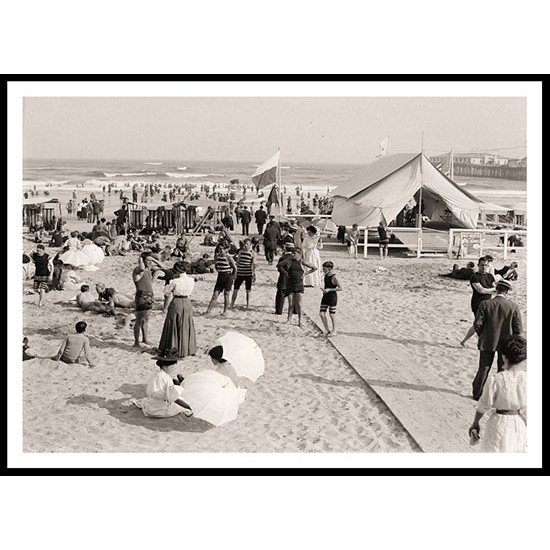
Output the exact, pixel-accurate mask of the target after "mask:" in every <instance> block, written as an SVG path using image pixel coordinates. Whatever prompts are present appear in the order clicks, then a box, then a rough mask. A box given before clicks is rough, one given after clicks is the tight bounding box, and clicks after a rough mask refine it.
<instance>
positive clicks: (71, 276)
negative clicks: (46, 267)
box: [59, 262, 82, 290]
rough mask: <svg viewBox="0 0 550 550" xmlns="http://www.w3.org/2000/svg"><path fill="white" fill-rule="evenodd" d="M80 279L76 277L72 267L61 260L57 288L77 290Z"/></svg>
mask: <svg viewBox="0 0 550 550" xmlns="http://www.w3.org/2000/svg"><path fill="white" fill-rule="evenodd" d="M81 283H82V281H81V280H80V279H79V278H78V277H77V275H76V273H75V271H74V267H73V266H72V265H70V264H64V263H63V262H61V275H60V277H59V290H78V289H79V287H80V284H81Z"/></svg>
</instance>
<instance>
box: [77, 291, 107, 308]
mask: <svg viewBox="0 0 550 550" xmlns="http://www.w3.org/2000/svg"><path fill="white" fill-rule="evenodd" d="M76 303H77V305H78V307H79V308H80V309H81V310H82V311H93V312H94V313H111V309H110V308H109V306H108V304H105V303H101V302H100V301H99V300H96V299H95V298H94V296H93V294H92V293H91V292H90V286H89V285H82V286H81V287H80V292H79V293H78V294H77V295H76Z"/></svg>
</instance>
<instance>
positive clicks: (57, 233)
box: [49, 229, 63, 248]
mask: <svg viewBox="0 0 550 550" xmlns="http://www.w3.org/2000/svg"><path fill="white" fill-rule="evenodd" d="M49 245H50V246H53V247H56V248H61V247H62V246H63V234H62V233H61V229H55V230H54V232H53V233H52V236H51V238H50V242H49Z"/></svg>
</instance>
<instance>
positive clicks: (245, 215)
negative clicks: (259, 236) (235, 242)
mask: <svg viewBox="0 0 550 550" xmlns="http://www.w3.org/2000/svg"><path fill="white" fill-rule="evenodd" d="M251 219H252V216H251V214H250V211H249V210H248V208H247V207H246V206H243V209H242V210H241V224H242V226H243V235H248V226H249V225H250V220H251Z"/></svg>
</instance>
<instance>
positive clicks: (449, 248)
mask: <svg viewBox="0 0 550 550" xmlns="http://www.w3.org/2000/svg"><path fill="white" fill-rule="evenodd" d="M453 240H454V235H453V230H452V229H449V244H448V245H447V256H448V257H449V259H451V258H452V257H453Z"/></svg>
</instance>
